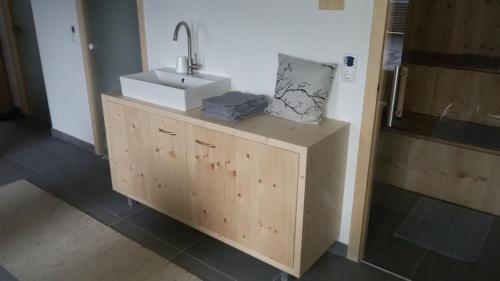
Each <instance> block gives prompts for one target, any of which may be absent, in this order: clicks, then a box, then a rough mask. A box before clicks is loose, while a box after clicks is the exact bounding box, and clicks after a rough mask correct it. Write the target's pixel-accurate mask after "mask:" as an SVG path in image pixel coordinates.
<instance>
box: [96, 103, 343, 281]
mask: <svg viewBox="0 0 500 281" xmlns="http://www.w3.org/2000/svg"><path fill="white" fill-rule="evenodd" d="M103 104H104V110H105V121H106V129H107V134H108V146H109V147H110V150H109V151H110V165H111V171H112V178H113V187H114V189H115V190H116V191H118V192H120V193H122V194H124V195H126V196H128V197H130V198H132V199H134V200H137V201H138V202H141V203H143V204H145V205H147V206H150V207H152V208H154V209H156V210H159V211H160V212H163V213H165V214H167V215H169V216H171V217H173V218H175V219H177V220H180V221H182V222H184V223H186V224H188V225H190V226H192V227H195V228H196V229H199V230H200V231H203V232H204V233H207V234H208V235H211V236H213V237H215V238H217V239H219V240H221V241H223V242H225V243H227V244H229V245H231V246H233V247H236V248H237V249H240V250H242V251H244V252H246V253H248V254H250V255H253V256H254V257H257V258H259V259H261V260H263V261H265V262H267V263H269V264H271V265H273V266H275V267H277V268H279V269H281V270H283V271H285V272H288V273H290V274H292V275H294V276H296V277H299V276H301V274H302V273H304V272H305V271H306V270H307V269H308V268H309V267H310V266H311V265H312V264H313V263H314V262H315V261H316V260H317V259H318V258H319V257H320V256H321V255H322V254H323V253H324V252H325V251H327V250H328V248H329V247H330V246H331V245H332V244H333V243H334V242H335V240H336V238H337V237H338V235H339V233H338V232H339V228H340V213H341V209H342V199H343V198H342V194H343V187H344V186H343V185H344V184H343V183H344V177H345V164H346V153H347V137H348V131H349V126H348V125H347V124H346V123H344V122H339V121H335V120H327V121H326V124H325V125H326V126H321V125H320V126H314V125H307V126H305V125H303V124H297V123H294V122H291V121H288V120H284V119H279V118H277V117H272V116H259V117H255V118H252V119H250V120H246V121H242V122H240V123H227V122H221V121H213V120H208V119H205V118H204V117H202V116H201V115H199V111H196V110H195V111H191V112H177V111H173V110H170V109H166V108H161V107H158V106H155V105H152V104H147V103H143V102H139V101H133V100H130V99H123V98H121V97H119V96H116V95H115V96H110V95H104V96H103ZM254 119H256V120H254ZM252 120H253V121H252ZM278 125H279V126H281V127H278ZM159 129H161V131H160V130H159ZM325 130H326V132H325ZM158 132H160V133H161V134H160V133H158ZM263 133H266V135H264V134H263ZM305 133H309V135H308V137H304V136H303V134H305ZM327 133H329V134H328V135H326V136H325V137H323V138H321V137H320V136H323V135H325V134H327ZM295 134H297V136H300V137H299V138H298V140H299V141H300V142H302V143H305V144H307V146H301V145H298V144H291V143H290V142H286V143H285V140H279V141H278V140H277V138H284V137H293V136H294V135H295ZM273 138H276V139H273ZM290 140H291V141H292V140H293V139H290ZM309 150H311V152H312V153H311V154H309V156H308V151H309ZM309 165H313V166H312V167H309ZM183 178H184V180H183ZM159 184H160V185H161V187H162V188H158V185H159ZM169 185H170V186H173V188H172V189H171V188H168V186H169ZM305 198H307V204H306V203H305V202H306V199H305ZM306 206H307V210H306ZM318 206H320V207H318ZM307 212H309V217H308V219H307V221H306V222H305V220H304V216H305V215H306V213H307ZM312 213H314V218H313V217H312V216H311V215H310V214H312ZM316 220H318V221H316ZM319 222H321V223H319ZM305 226H307V229H306V227H305ZM304 239H306V240H304Z"/></svg>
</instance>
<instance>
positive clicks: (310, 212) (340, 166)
mask: <svg viewBox="0 0 500 281" xmlns="http://www.w3.org/2000/svg"><path fill="white" fill-rule="evenodd" d="M348 141H349V128H347V127H346V128H344V129H343V130H342V131H339V132H338V133H336V134H335V135H332V136H330V137H329V138H326V139H324V140H323V141H322V142H320V143H318V144H316V145H314V146H313V147H312V148H311V149H309V151H308V155H307V169H308V172H307V178H306V186H307V187H308V190H307V191H306V193H305V198H304V224H303V234H302V253H301V255H302V268H301V273H304V272H305V270H306V269H308V268H309V267H310V266H311V265H312V264H313V263H314V262H315V261H316V259H317V257H318V256H320V255H321V254H322V253H323V252H324V250H325V249H326V248H329V247H331V245H333V244H334V243H335V241H337V239H338V236H339V233H340V220H341V218H342V200H343V198H344V188H343V187H344V181H345V176H344V175H345V172H346V166H345V164H346V163H347V161H346V160H347V150H346V149H345V148H346V147H347V143H348ZM331 159H338V160H339V161H334V162H331ZM329 162H330V163H331V165H325V163H329Z"/></svg>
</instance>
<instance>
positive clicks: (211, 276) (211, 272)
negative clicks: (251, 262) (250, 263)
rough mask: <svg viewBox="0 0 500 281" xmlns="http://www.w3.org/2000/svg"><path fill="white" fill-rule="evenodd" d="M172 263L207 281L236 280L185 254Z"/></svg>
mask: <svg viewBox="0 0 500 281" xmlns="http://www.w3.org/2000/svg"><path fill="white" fill-rule="evenodd" d="M172 262H173V263H175V264H176V265H178V266H180V267H182V268H184V269H185V270H187V271H189V272H191V273H192V274H194V275H196V276H198V277H199V278H200V279H202V280H205V281H235V280H236V279H233V278H231V277H229V276H227V275H225V274H224V273H222V272H220V271H218V270H216V269H214V268H212V267H210V266H208V265H207V264H205V263H203V262H201V261H199V260H197V259H195V258H193V257H191V256H188V255H186V254H184V253H181V254H179V255H177V256H175V257H174V259H173V260H172ZM254 280H259V279H254ZM259 281H260V280H259ZM263 281H265V280H263Z"/></svg>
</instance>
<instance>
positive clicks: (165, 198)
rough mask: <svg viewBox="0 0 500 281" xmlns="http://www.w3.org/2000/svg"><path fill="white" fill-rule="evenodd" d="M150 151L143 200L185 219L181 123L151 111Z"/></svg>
mask: <svg viewBox="0 0 500 281" xmlns="http://www.w3.org/2000/svg"><path fill="white" fill-rule="evenodd" d="M151 130H152V131H151V140H152V146H151V148H152V150H151V151H150V155H151V161H152V165H151V167H152V177H151V178H150V181H148V189H149V190H148V192H147V196H148V198H147V200H148V202H150V203H151V204H152V205H153V206H154V207H156V208H157V209H158V210H159V211H161V212H163V213H165V214H167V215H173V216H174V217H177V218H180V219H183V220H185V221H187V220H188V219H189V217H188V214H189V192H188V190H187V185H186V182H187V178H186V177H187V175H186V149H185V141H186V138H185V134H184V123H182V122H179V121H175V120H172V119H168V118H165V117H161V116H158V115H151Z"/></svg>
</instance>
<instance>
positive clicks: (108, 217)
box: [26, 175, 120, 225]
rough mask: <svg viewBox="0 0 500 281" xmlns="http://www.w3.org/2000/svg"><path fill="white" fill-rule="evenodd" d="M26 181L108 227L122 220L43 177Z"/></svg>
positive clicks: (37, 176) (39, 176)
mask: <svg viewBox="0 0 500 281" xmlns="http://www.w3.org/2000/svg"><path fill="white" fill-rule="evenodd" d="M26 180H27V181H29V182H31V183H32V184H34V185H35V186H37V187H39V188H40V189H43V190H45V191H47V192H48V193H50V194H52V195H53V196H56V197H58V198H60V199H61V200H63V201H65V202H66V203H68V204H70V205H71V206H73V207H75V208H78V209H80V210H81V211H83V212H84V213H86V214H88V215H89V216H91V217H93V218H95V219H96V220H98V221H100V222H102V223H104V224H106V225H112V224H114V223H116V222H117V221H119V220H120V218H119V217H118V216H116V215H114V214H112V213H111V212H109V211H106V210H105V209H103V208H101V207H99V206H98V205H96V204H94V203H92V202H90V201H89V200H87V199H85V198H84V197H82V196H81V195H79V194H77V193H75V192H72V191H70V190H68V189H67V188H63V187H61V186H60V185H58V184H56V183H55V182H53V181H51V180H50V179H48V178H46V177H44V176H42V175H35V176H32V177H29V178H27V179H26Z"/></svg>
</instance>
